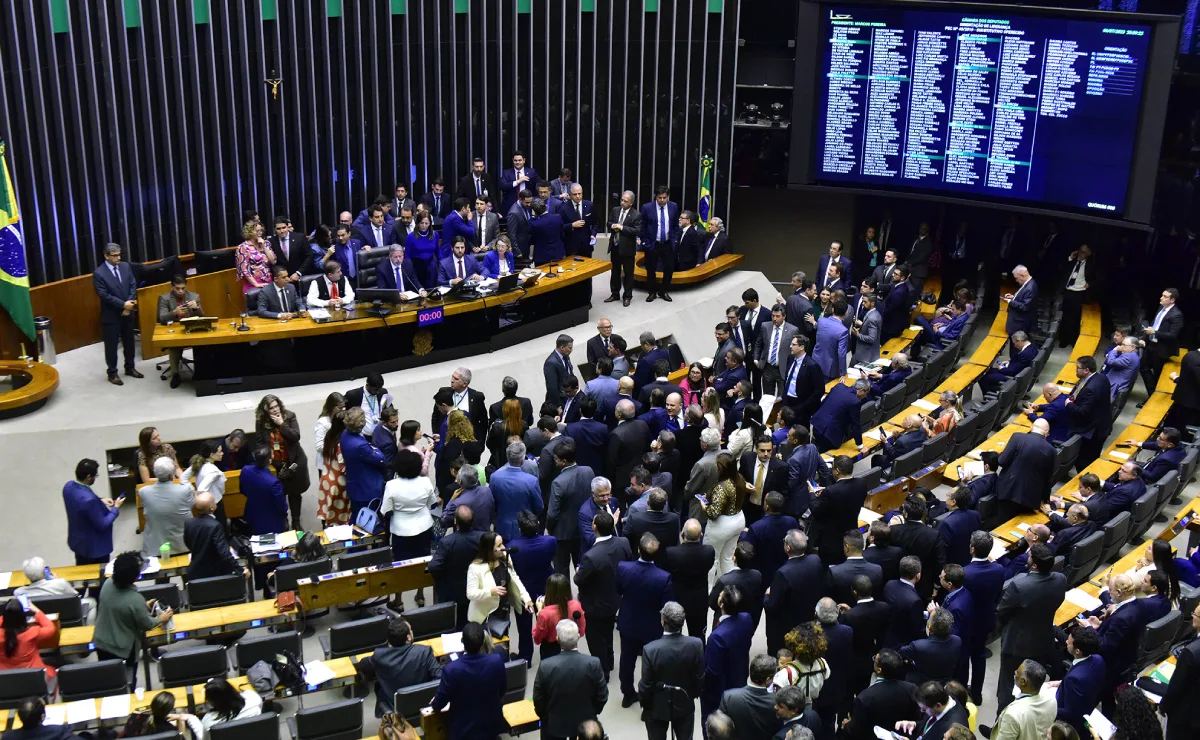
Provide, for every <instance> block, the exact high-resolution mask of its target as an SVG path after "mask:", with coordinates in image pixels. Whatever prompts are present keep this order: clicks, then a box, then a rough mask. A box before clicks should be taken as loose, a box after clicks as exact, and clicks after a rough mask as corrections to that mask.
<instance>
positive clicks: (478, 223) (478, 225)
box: [475, 213, 483, 245]
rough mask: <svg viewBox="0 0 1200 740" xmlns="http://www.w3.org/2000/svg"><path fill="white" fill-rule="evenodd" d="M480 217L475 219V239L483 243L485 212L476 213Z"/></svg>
mask: <svg viewBox="0 0 1200 740" xmlns="http://www.w3.org/2000/svg"><path fill="white" fill-rule="evenodd" d="M475 215H476V216H477V217H478V218H476V219H475V240H476V241H477V242H479V244H481V245H482V244H483V214H482V213H477V214H475Z"/></svg>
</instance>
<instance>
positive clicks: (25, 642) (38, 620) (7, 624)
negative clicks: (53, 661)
mask: <svg viewBox="0 0 1200 740" xmlns="http://www.w3.org/2000/svg"><path fill="white" fill-rule="evenodd" d="M29 608H30V609H32V610H33V619H34V624H33V625H30V624H29V620H27V619H26V618H25V609H24V607H22V606H21V602H20V600H19V599H17V598H16V597H13V598H11V599H9V600H8V601H7V602H5V604H4V651H3V652H2V653H0V670H4V671H8V670H13V669H16V668H42V669H44V670H45V671H46V678H48V679H49V678H54V668H53V667H52V666H48V665H46V664H45V663H43V662H42V654H41V653H40V652H38V642H40V641H42V640H45V639H48V638H51V637H53V636H54V633H55V632H57V631H58V630H57V628H55V626H54V622H51V621H50V618H49V617H47V616H46V615H45V614H43V613H42V610H41V609H38V608H37V605H36V604H30V605H29Z"/></svg>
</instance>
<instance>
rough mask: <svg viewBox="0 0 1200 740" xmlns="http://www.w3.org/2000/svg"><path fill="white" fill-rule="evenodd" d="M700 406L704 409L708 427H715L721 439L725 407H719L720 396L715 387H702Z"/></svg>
mask: <svg viewBox="0 0 1200 740" xmlns="http://www.w3.org/2000/svg"><path fill="white" fill-rule="evenodd" d="M700 406H701V407H702V408H703V409H704V418H705V419H706V420H707V421H708V426H709V428H710V429H716V430H717V431H718V432H720V433H721V439H724V438H725V409H723V408H721V397H720V395H719V394H718V393H717V389H716V388H713V387H711V386H710V387H708V388H705V389H704V394H703V395H702V396H700Z"/></svg>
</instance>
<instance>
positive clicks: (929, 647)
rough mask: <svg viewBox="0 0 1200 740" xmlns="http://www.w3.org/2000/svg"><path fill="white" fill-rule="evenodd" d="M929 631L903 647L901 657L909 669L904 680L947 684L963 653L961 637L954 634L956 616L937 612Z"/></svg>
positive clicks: (931, 621) (931, 616)
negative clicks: (925, 635) (924, 635)
mask: <svg viewBox="0 0 1200 740" xmlns="http://www.w3.org/2000/svg"><path fill="white" fill-rule="evenodd" d="M926 630H927V632H928V637H922V638H920V639H918V640H913V641H912V642H910V643H908V644H907V645H904V646H902V647H901V648H900V657H902V658H904V661H905V662H906V663H907V664H908V666H909V669H908V675H907V677H906V679H905V680H907V681H908V682H909V683H915V684H922V683H924V682H926V681H937V682H938V683H939V684H944V683H946V682H947V681H949V680H951V679H953V678H954V677H955V675H954V674H955V669H956V668H957V667H958V659H959V656H960V655H961V654H962V645H963V641H962V638H961V637H959V636H958V635H956V634H954V615H953V614H951V613H950V610H949V609H945V608H938V609H935V610H934V611H933V613H931V614H930V615H929V621H928V622H927V624H926Z"/></svg>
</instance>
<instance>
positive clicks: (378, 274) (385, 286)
mask: <svg viewBox="0 0 1200 740" xmlns="http://www.w3.org/2000/svg"><path fill="white" fill-rule="evenodd" d="M400 279H401V280H403V281H404V288H403V289H404V290H406V291H411V292H414V293H415V292H417V291H420V290H421V288H422V287H424V286H423V285H422V284H421V280H420V278H418V277H417V271H416V268H414V267H413V263H412V260H410V259H408V258H405V259H404V261H403V262H402V263H400ZM375 287H376V288H378V289H380V290H400V286H398V285H396V270H395V267H394V266H393V265H392V263H391V262H380V263H379V264H378V265H376V266H375Z"/></svg>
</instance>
